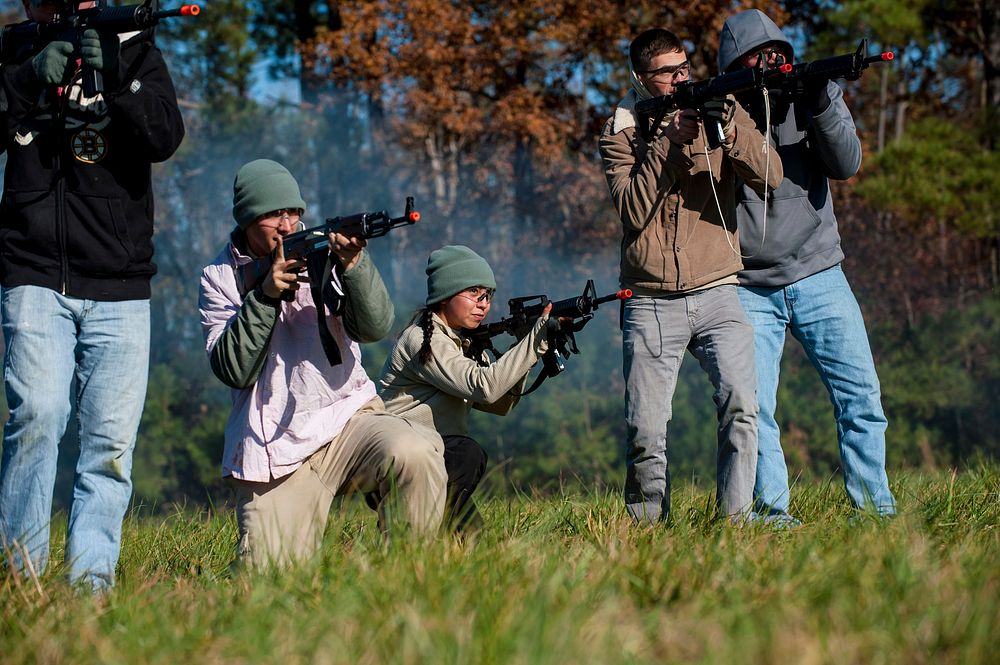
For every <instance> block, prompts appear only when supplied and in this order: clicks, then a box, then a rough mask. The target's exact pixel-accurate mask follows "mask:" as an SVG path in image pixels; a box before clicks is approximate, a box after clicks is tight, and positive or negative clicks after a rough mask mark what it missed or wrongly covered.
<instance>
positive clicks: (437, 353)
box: [378, 314, 548, 436]
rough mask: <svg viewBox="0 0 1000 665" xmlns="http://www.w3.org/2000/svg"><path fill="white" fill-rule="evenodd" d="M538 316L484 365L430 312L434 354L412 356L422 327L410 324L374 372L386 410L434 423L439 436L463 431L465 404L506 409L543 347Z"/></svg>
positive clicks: (542, 323)
mask: <svg viewBox="0 0 1000 665" xmlns="http://www.w3.org/2000/svg"><path fill="white" fill-rule="evenodd" d="M547 319H548V317H539V319H538V321H537V322H536V323H535V325H534V327H533V328H532V329H531V332H530V333H529V334H528V335H527V336H525V337H524V339H522V340H521V341H519V342H518V343H517V344H515V345H514V346H512V347H511V348H510V350H509V351H507V352H506V353H505V354H504V355H503V356H501V358H500V359H499V360H497V361H496V362H495V363H492V364H490V365H489V366H487V367H483V366H481V365H480V364H479V363H477V362H476V361H475V360H472V359H471V358H467V357H466V356H465V352H464V351H465V345H466V344H468V342H467V341H465V340H463V339H462V337H460V336H459V334H458V333H457V332H456V331H455V330H452V329H451V328H449V327H448V326H447V325H445V323H444V321H442V320H441V319H440V318H439V317H438V316H437V315H436V314H432V315H431V320H432V326H433V332H432V334H431V351H432V354H433V356H432V357H431V359H430V360H428V362H427V363H426V364H424V363H421V362H420V360H419V359H418V358H417V355H418V354H419V353H420V346H421V345H422V343H423V339H424V333H423V330H421V328H420V326H419V325H412V326H410V327H409V328H407V329H406V330H404V331H403V333H402V334H401V335H400V336H399V341H398V342H396V346H395V347H394V348H393V349H392V352H391V353H390V354H389V357H388V358H387V359H386V361H385V366H384V367H383V368H382V375H381V377H379V381H378V383H379V394H380V395H381V397H382V400H383V401H384V402H385V408H386V410H387V411H389V412H390V413H395V414H397V415H400V416H403V417H404V418H407V419H409V420H412V421H413V422H417V423H420V424H423V425H427V426H429V427H433V428H434V429H436V430H437V431H438V432H439V433H440V434H441V435H442V436H447V435H450V434H463V435H464V434H467V433H468V419H469V409H472V408H476V409H479V410H481V411H488V412H490V413H497V414H499V415H505V414H507V413H510V410H511V409H513V408H514V405H515V404H517V401H518V399H519V398H518V397H517V396H515V395H512V394H511V393H512V392H513V393H520V392H522V391H523V390H524V384H525V382H526V379H527V378H528V372H529V370H530V369H531V367H532V366H533V365H534V364H535V363H536V362H538V359H539V358H541V357H542V354H544V353H545V352H546V351H547V350H548V342H547V340H546V336H545V324H546V321H547Z"/></svg>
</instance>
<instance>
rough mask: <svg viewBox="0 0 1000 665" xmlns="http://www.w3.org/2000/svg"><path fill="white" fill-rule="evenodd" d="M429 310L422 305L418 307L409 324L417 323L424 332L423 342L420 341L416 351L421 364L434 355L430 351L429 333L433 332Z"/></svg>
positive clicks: (424, 363)
mask: <svg viewBox="0 0 1000 665" xmlns="http://www.w3.org/2000/svg"><path fill="white" fill-rule="evenodd" d="M431 312H432V310H431V308H430V307H423V308H421V309H418V310H417V311H416V313H415V314H414V315H413V318H412V319H411V320H410V325H413V324H414V323H416V324H418V325H419V326H420V329H421V330H422V331H423V333H424V339H423V342H421V343H420V351H419V352H418V353H417V360H419V361H420V364H421V365H426V364H427V363H428V362H429V361H430V359H431V357H432V356H433V355H434V352H433V351H431V334H432V333H433V332H434V324H433V322H432V321H431Z"/></svg>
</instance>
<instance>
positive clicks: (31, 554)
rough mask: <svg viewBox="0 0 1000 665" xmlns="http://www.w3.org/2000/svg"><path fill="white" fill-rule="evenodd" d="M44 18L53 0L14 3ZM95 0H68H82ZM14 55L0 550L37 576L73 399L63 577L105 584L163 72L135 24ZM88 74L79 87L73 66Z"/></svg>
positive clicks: (4, 278)
mask: <svg viewBox="0 0 1000 665" xmlns="http://www.w3.org/2000/svg"><path fill="white" fill-rule="evenodd" d="M22 1H23V3H24V8H25V12H26V13H27V16H28V19H29V20H32V21H37V22H50V21H52V20H53V19H54V18H55V17H56V15H58V14H59V13H61V12H64V11H65V10H66V9H67V8H68V5H69V3H66V2H58V1H53V0H22ZM94 4H95V3H93V2H89V3H79V8H87V7H89V6H93V5H94ZM24 50H25V51H26V52H22V53H17V54H15V55H14V56H13V57H12V58H11V59H10V60H9V61H8V62H5V63H3V66H2V69H0V121H2V123H3V126H4V129H5V132H4V134H3V144H2V150H4V151H6V153H7V166H6V170H5V173H4V191H3V199H2V202H0V285H2V287H3V291H2V296H0V307H2V318H3V334H4V338H5V341H6V349H5V362H4V382H5V388H6V395H7V404H8V407H9V409H10V418H9V420H8V421H7V424H6V426H5V427H4V440H3V456H2V459H0V546H2V547H3V548H4V551H5V552H6V553H7V555H8V559H9V562H10V565H11V567H12V568H13V569H15V570H19V571H21V572H23V573H26V574H40V573H41V572H42V570H43V569H44V567H45V565H46V563H47V559H48V549H49V521H50V514H51V505H52V494H53V489H54V485H55V475H56V458H57V452H58V445H59V441H60V439H61V438H62V436H63V433H64V432H65V430H66V426H67V424H68V421H69V416H70V411H71V407H72V406H74V405H75V407H76V412H77V419H78V423H77V424H78V428H79V437H80V458H79V462H78V464H77V467H76V474H75V480H74V486H73V504H72V508H71V510H70V515H69V529H68V534H67V541H66V563H67V575H68V577H69V579H70V580H71V581H73V582H74V583H79V584H82V585H84V586H86V587H89V588H91V589H94V590H102V589H105V588H107V587H109V586H111V585H112V584H113V583H114V573H115V566H116V565H117V562H118V555H119V549H120V540H121V523H122V518H123V517H124V514H125V510H126V508H127V506H128V502H129V498H130V496H131V493H132V481H131V466H132V451H133V448H134V445H135V438H136V431H137V429H138V426H139V418H140V416H141V414H142V406H143V402H144V400H145V394H146V380H147V373H148V365H149V294H150V288H149V281H150V278H151V277H152V276H153V275H154V274H155V273H156V265H155V264H154V263H153V261H152V258H153V243H152V235H153V195H152V178H151V164H152V163H154V162H161V161H164V160H166V159H167V158H169V157H170V156H171V155H172V154H173V153H174V151H175V150H176V149H177V147H178V146H179V145H180V142H181V140H182V138H183V136H184V125H183V121H182V119H181V114H180V110H179V109H178V106H177V96H176V93H175V91H174V86H173V83H172V82H171V79H170V74H169V72H168V71H167V67H166V64H165V63H164V61H163V57H162V55H161V54H160V51H159V50H158V49H157V48H156V46H155V44H154V41H153V35H152V34H151V32H149V31H145V32H138V33H131V34H123V35H113V34H112V35H105V34H99V33H98V32H96V31H94V30H87V31H85V32H84V33H83V34H82V37H81V39H80V40H79V43H78V44H74V43H71V42H69V41H62V40H59V39H57V40H55V41H51V42H49V43H48V44H45V45H43V46H42V47H41V48H37V49H36V48H27V49H24ZM94 71H97V72H100V74H101V75H102V78H103V86H102V87H101V88H97V89H93V90H91V89H88V90H87V92H84V88H83V86H82V84H81V82H82V80H83V77H84V76H85V75H88V74H90V73H92V72H94Z"/></svg>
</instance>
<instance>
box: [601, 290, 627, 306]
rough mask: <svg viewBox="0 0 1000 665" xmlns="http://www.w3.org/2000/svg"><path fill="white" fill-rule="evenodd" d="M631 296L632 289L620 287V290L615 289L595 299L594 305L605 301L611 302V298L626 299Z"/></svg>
mask: <svg viewBox="0 0 1000 665" xmlns="http://www.w3.org/2000/svg"><path fill="white" fill-rule="evenodd" d="M631 297H632V289H622V290H621V291H615V292H614V293H611V294H609V295H606V296H602V297H600V298H597V299H595V300H594V307H597V306H598V305H603V304H604V303H606V302H611V301H612V300H628V299H629V298H631Z"/></svg>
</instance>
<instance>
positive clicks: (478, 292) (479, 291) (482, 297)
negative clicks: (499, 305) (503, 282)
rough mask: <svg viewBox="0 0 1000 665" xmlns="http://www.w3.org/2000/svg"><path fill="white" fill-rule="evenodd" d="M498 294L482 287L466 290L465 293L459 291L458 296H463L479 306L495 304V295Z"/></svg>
mask: <svg viewBox="0 0 1000 665" xmlns="http://www.w3.org/2000/svg"><path fill="white" fill-rule="evenodd" d="M494 293H496V291H494V290H493V289H486V288H483V287H481V286H474V287H472V288H471V289H466V290H464V291H459V292H458V294H457V295H460V296H463V297H464V298H467V299H468V300H471V301H472V302H474V303H476V304H477V305H489V304H490V303H491V302H493V294H494Z"/></svg>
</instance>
